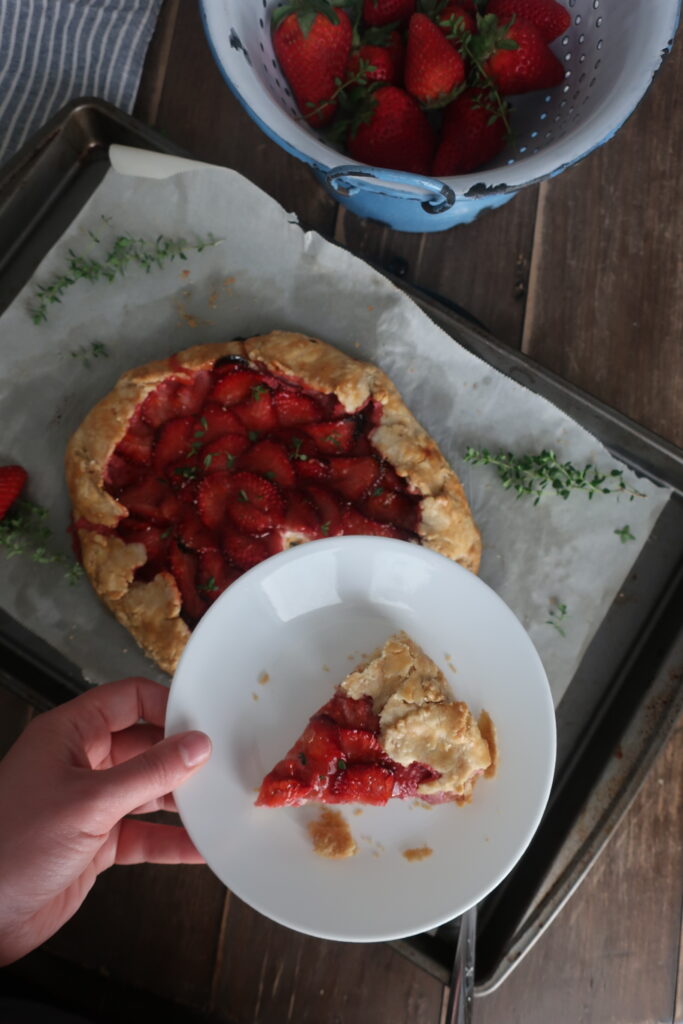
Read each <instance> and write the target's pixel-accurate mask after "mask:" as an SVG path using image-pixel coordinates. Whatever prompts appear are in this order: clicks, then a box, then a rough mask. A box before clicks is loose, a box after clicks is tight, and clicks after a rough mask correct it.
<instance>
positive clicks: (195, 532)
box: [175, 505, 218, 551]
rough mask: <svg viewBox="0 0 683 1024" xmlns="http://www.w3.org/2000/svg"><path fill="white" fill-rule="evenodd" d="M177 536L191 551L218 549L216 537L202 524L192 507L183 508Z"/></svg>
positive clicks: (176, 531) (177, 525) (176, 529)
mask: <svg viewBox="0 0 683 1024" xmlns="http://www.w3.org/2000/svg"><path fill="white" fill-rule="evenodd" d="M175 535H176V537H177V538H178V540H179V541H181V542H182V544H183V545H184V546H185V547H186V548H189V549H190V550H191V551H208V550H211V549H217V548H218V539H217V537H216V535H215V534H214V533H213V532H212V531H211V530H210V529H209V528H208V526H207V525H206V524H205V523H203V522H202V520H201V518H200V517H199V515H198V514H197V512H196V510H195V509H194V508H193V507H192V505H185V506H183V508H182V511H181V512H180V516H179V519H178V522H177V524H176V527H175Z"/></svg>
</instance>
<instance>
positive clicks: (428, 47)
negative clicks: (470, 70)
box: [405, 14, 466, 106]
mask: <svg viewBox="0 0 683 1024" xmlns="http://www.w3.org/2000/svg"><path fill="white" fill-rule="evenodd" d="M465 74H466V70H465V63H464V61H463V59H462V57H461V56H460V54H459V53H458V51H457V50H456V49H455V47H454V46H452V45H451V43H449V42H448V40H447V39H446V38H445V36H444V35H443V33H442V32H441V30H440V29H439V27H438V26H437V25H435V24H434V22H433V21H430V20H429V18H428V17H427V15H426V14H413V16H412V18H411V19H410V24H409V25H408V43H407V46H406V67H405V86H406V89H407V90H408V92H409V93H410V94H411V95H412V96H414V97H415V98H416V99H417V100H419V101H420V103H423V104H425V105H427V106H443V105H444V104H445V103H448V102H449V101H450V99H452V95H451V94H452V92H453V90H454V89H455V88H456V87H457V86H458V85H460V84H461V83H462V82H464V81H465Z"/></svg>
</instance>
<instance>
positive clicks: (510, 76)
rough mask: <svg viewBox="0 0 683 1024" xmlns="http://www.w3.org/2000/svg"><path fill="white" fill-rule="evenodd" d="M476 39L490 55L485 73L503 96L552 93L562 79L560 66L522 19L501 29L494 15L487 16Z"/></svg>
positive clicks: (539, 36) (544, 44)
mask: <svg viewBox="0 0 683 1024" xmlns="http://www.w3.org/2000/svg"><path fill="white" fill-rule="evenodd" d="M490 19H492V20H490ZM479 37H481V39H482V40H484V39H485V40H486V42H487V47H488V52H489V56H488V59H487V60H485V61H484V64H483V67H484V71H485V72H486V74H487V75H488V76H489V78H491V79H492V81H493V82H494V84H495V86H496V87H497V89H498V91H499V92H500V93H501V95H503V96H514V95H516V94H518V93H523V92H534V91H535V90H536V89H552V88H553V87H554V86H556V85H559V84H560V82H561V81H562V80H563V78H564V68H563V67H562V64H561V63H560V62H559V60H558V59H557V57H556V56H555V54H554V53H552V52H551V51H550V50H549V49H548V45H547V43H546V41H545V39H544V38H543V36H542V35H541V33H540V32H539V31H538V29H537V28H536V26H535V25H532V24H531V23H530V22H528V21H524V20H523V19H522V18H516V19H515V21H513V23H512V24H511V25H506V26H501V25H499V24H498V19H497V18H496V16H495V15H493V14H486V15H485V16H484V17H483V18H480V19H479Z"/></svg>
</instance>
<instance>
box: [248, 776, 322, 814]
mask: <svg viewBox="0 0 683 1024" xmlns="http://www.w3.org/2000/svg"><path fill="white" fill-rule="evenodd" d="M313 792H314V789H313V786H312V785H311V783H310V782H302V781H300V780H299V779H295V778H292V777H291V776H288V777H285V778H281V777H280V776H278V775H276V774H275V772H270V773H269V774H268V775H266V777H265V779H264V780H263V782H262V783H261V789H260V791H259V795H258V799H257V800H256V806H257V807H296V806H297V805H298V804H302V803H304V802H305V801H306V800H307V799H308V798H309V797H310V796H311V795H312V794H313Z"/></svg>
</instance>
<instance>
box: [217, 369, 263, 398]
mask: <svg viewBox="0 0 683 1024" xmlns="http://www.w3.org/2000/svg"><path fill="white" fill-rule="evenodd" d="M258 387H265V385H264V384H263V378H262V377H261V374H260V373H255V372H254V370H243V369H242V368H241V367H238V368H237V369H234V370H231V371H230V372H229V373H225V374H223V375H222V376H221V377H220V378H219V379H218V380H217V381H216V383H215V384H214V386H213V388H212V389H211V392H210V394H209V399H210V401H212V402H219V403H220V405H237V404H238V403H239V402H244V401H245V400H246V399H248V398H249V397H250V392H251V390H252V388H254V389H256V388H258Z"/></svg>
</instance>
